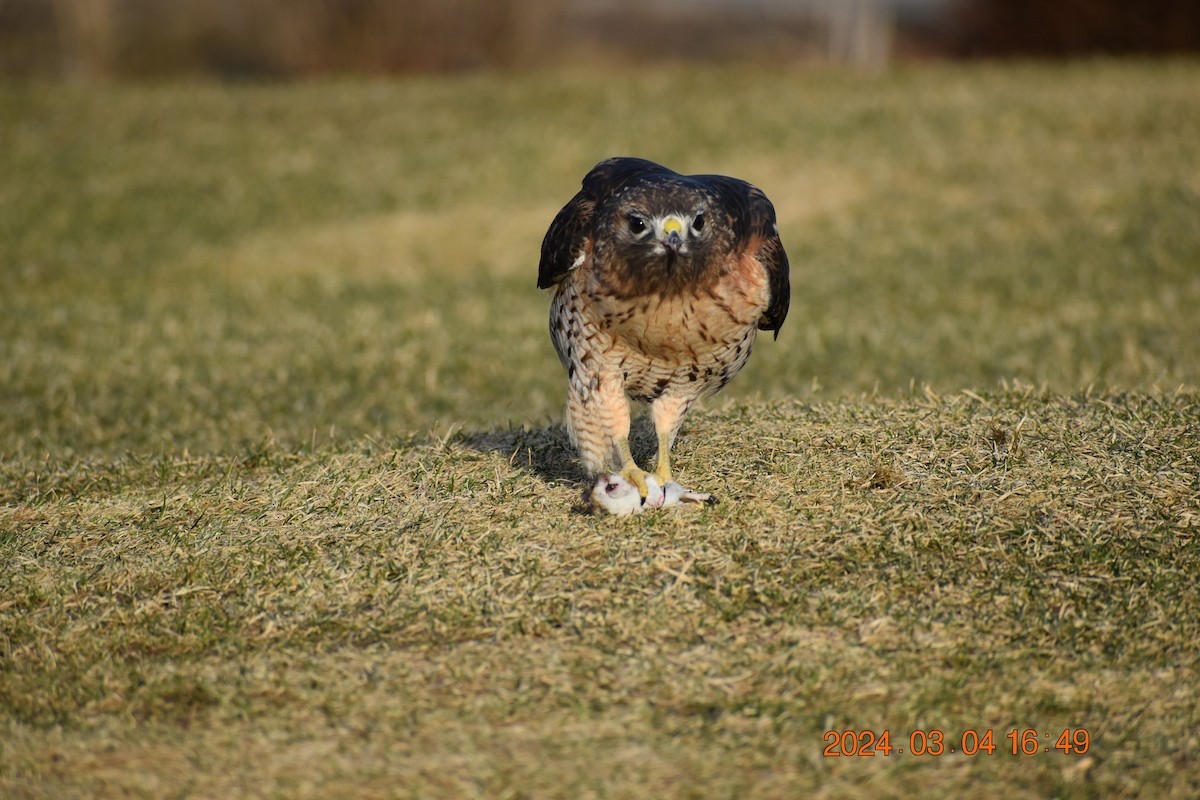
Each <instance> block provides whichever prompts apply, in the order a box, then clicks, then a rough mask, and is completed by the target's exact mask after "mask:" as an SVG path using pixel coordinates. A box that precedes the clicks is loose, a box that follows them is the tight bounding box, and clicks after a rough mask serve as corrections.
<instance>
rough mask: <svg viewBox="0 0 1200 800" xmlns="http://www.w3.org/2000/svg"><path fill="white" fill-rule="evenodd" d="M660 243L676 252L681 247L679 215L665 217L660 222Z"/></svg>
mask: <svg viewBox="0 0 1200 800" xmlns="http://www.w3.org/2000/svg"><path fill="white" fill-rule="evenodd" d="M662 232H663V239H662V243H663V244H665V245H666V246H667V247H668V248H670V250H671V252H672V253H678V252H679V248H680V247H683V220H681V219H680V218H679V217H674V216H671V217H667V218H666V219H665V220H663V224H662Z"/></svg>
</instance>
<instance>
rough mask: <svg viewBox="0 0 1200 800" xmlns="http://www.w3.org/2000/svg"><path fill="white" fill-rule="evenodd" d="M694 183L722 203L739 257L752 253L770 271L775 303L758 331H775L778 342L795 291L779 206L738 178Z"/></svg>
mask: <svg viewBox="0 0 1200 800" xmlns="http://www.w3.org/2000/svg"><path fill="white" fill-rule="evenodd" d="M692 180H694V181H696V182H697V183H700V184H701V185H703V186H705V187H706V188H707V189H708V190H709V191H710V192H712V193H713V194H715V195H716V196H717V197H718V198H719V199H720V202H719V206H720V207H721V208H722V209H724V210H725V212H726V213H727V214H728V215H729V221H730V225H731V227H732V228H733V230H734V232H735V234H736V238H735V247H736V249H737V253H738V257H739V258H740V257H741V255H742V254H743V253H746V252H747V251H749V254H750V255H751V256H752V257H753V258H754V259H755V260H756V261H758V263H760V264H762V266H763V269H765V270H766V271H767V285H768V286H770V289H771V299H770V301H769V302H768V304H767V310H766V311H765V312H763V316H762V319H760V320H759V321H758V329H759V330H761V331H773V332H774V333H775V338H776V339H778V338H779V329H780V328H781V327H783V320H784V319H785V318H786V317H787V313H788V306H789V305H790V304H791V297H792V290H791V283H790V281H789V279H788V258H787V253H785V252H784V250H783V242H782V241H780V239H779V226H778V225H777V224H776V222H775V206H773V205H771V201H770V200H768V199H767V196H766V195H765V194H763V192H762V190H761V189H759V188H758V187H757V186H754V185H752V184H749V183H746V182H745V181H740V180H738V179H737V178H727V177H725V176H724V175H695V176H693V177H692Z"/></svg>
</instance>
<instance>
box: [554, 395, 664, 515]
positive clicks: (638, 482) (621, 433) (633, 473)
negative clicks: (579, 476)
mask: <svg viewBox="0 0 1200 800" xmlns="http://www.w3.org/2000/svg"><path fill="white" fill-rule="evenodd" d="M567 428H568V430H569V431H570V433H571V441H573V442H574V443H575V446H576V447H577V448H578V450H579V458H580V460H581V461H582V462H583V467H584V469H586V470H587V471H588V473H589V474H591V475H599V474H600V473H602V472H606V471H608V470H609V469H610V468H611V465H612V461H613V454H614V452H615V454H616V456H617V459H618V460H619V461H620V463H621V475H622V476H623V477H624V478H625V479H626V480H628V481H629V482H630V483H632V484H633V485H634V486H636V487H637V488H638V491H639V492H641V493H642V497H645V496H646V494H647V493H648V492H649V487H648V486H647V485H646V475H648V474H649V473H647V472H646V471H645V470H643V469H641V468H640V467H638V465H637V464H636V463H635V462H634V460H633V454H632V453H631V452H630V449H629V403H628V401H626V399H625V387H624V384H623V383H622V382H621V381H619V380H613V379H607V380H606V379H603V378H597V379H595V380H594V381H591V382H589V383H588V384H586V388H585V384H582V383H581V384H578V385H577V384H575V383H572V384H571V388H570V390H569V391H568V393H567Z"/></svg>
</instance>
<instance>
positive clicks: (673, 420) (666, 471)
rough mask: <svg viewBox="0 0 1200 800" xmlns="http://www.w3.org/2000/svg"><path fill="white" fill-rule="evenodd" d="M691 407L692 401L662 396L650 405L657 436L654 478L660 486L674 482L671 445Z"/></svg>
mask: <svg viewBox="0 0 1200 800" xmlns="http://www.w3.org/2000/svg"><path fill="white" fill-rule="evenodd" d="M691 407H692V401H691V400H687V399H684V398H682V397H667V396H664V397H660V398H658V399H657V400H655V401H654V402H653V403H651V404H650V416H651V418H652V419H653V420H654V432H655V434H657V436H658V461H657V465H656V466H655V468H654V477H655V478H657V479H658V482H659V484H660V485H662V486H666V485H667V484H668V483H670V482H671V481H672V480H674V478H672V477H671V445H673V444H674V443H675V434H676V433H678V432H679V426H680V425H681V424H682V423H683V417H684V415H685V414H687V412H688V409H689V408H691Z"/></svg>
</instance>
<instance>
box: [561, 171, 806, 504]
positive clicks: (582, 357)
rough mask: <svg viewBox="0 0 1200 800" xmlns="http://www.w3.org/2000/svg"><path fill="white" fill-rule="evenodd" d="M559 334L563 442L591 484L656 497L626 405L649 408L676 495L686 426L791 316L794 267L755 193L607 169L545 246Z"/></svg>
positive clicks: (769, 209) (590, 177) (663, 174)
mask: <svg viewBox="0 0 1200 800" xmlns="http://www.w3.org/2000/svg"><path fill="white" fill-rule="evenodd" d="M538 288H540V289H550V288H553V290H554V293H553V298H552V300H551V302H550V335H551V338H552V339H553V340H554V349H555V350H556V351H557V352H558V357H559V360H560V361H562V364H563V367H564V368H565V369H566V371H567V413H566V423H567V430H568V432H569V433H570V436H571V441H572V443H573V444H574V445H575V447H576V448H577V449H578V451H579V456H580V460H581V461H582V463H583V466H584V468H585V469H586V470H587V471H588V472H589V473H590V474H592V475H597V474H600V473H603V472H606V471H608V469H609V468H610V467H611V466H613V465H614V464H615V465H617V466H619V468H620V474H621V475H622V476H624V477H625V478H627V479H628V480H629V481H630V482H632V483H633V484H634V485H635V486H637V487H638V490H639V491H640V492H641V494H642V496H643V497H645V496H646V493H647V484H646V477H647V476H648V475H649V474H650V473H648V472H646V471H644V470H642V469H641V468H639V467H638V466H637V464H636V463H635V462H634V459H633V455H632V454H631V452H630V449H629V404H628V402H627V400H626V397H629V398H632V399H633V400H636V401H640V402H644V403H649V404H650V414H651V418H652V419H653V422H654V430H655V433H656V435H657V438H658V455H657V463H656V466H655V470H654V473H653V474H654V477H655V479H656V482H657V484H658V485H660V486H666V485H667V484H668V483H669V482H671V481H672V480H673V479H672V475H671V446H672V444H673V443H674V441H675V434H676V432H678V430H679V426H680V423H681V422H682V421H683V418H684V415H685V414H687V412H688V410H689V409H690V408H691V407H692V405H693V404H694V403H695V402H696V401H697V400H699V399H700V398H702V397H707V396H709V395H712V394H715V393H716V392H718V391H720V390H721V389H722V388H723V387H724V386H725V384H726V383H728V382H729V381H730V379H732V378H733V376H734V375H736V374H737V373H738V371H739V370H741V368H742V367H743V366H745V364H746V360H747V359H748V358H750V349H751V348H752V347H753V345H754V338H755V334H756V333H757V332H758V331H759V330H764V331H773V332H774V334H775V336H776V337H778V336H779V328H780V326H782V325H783V320H784V318H785V317H786V316H787V312H788V302H789V299H790V290H789V284H788V260H787V255H786V254H785V253H784V251H783V244H782V243H781V242H780V240H779V229H778V227H777V226H776V224H775V208H774V206H772V205H771V201H770V200H768V199H767V197H766V195H764V194H763V193H762V191H761V190H760V189H758V188H757V187H755V186H752V185H750V184H749V183H746V182H745V181H741V180H737V179H736V178H728V177H725V176H722V175H680V174H679V173H676V172H673V171H671V170H669V169H667V168H666V167H663V166H660V165H658V164H655V163H653V162H651V161H646V160H643V159H640V158H610V159H608V160H606V161H601V162H600V163H599V164H597V165H596V166H595V167H593V168H592V170H591V171H590V172H589V173H588V174H587V175H585V176H584V178H583V186H582V188H581V190H580V191H579V193H578V194H576V195H575V197H574V198H572V199H571V201H570V202H569V203H567V204H566V205H565V206H564V207H563V208H562V210H561V211H559V212H558V215H557V216H556V217H555V218H554V221H553V222H551V223H550V229H549V230H548V231H547V232H546V237H545V239H544V240H543V241H542V251H541V261H540V263H539V265H538Z"/></svg>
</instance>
